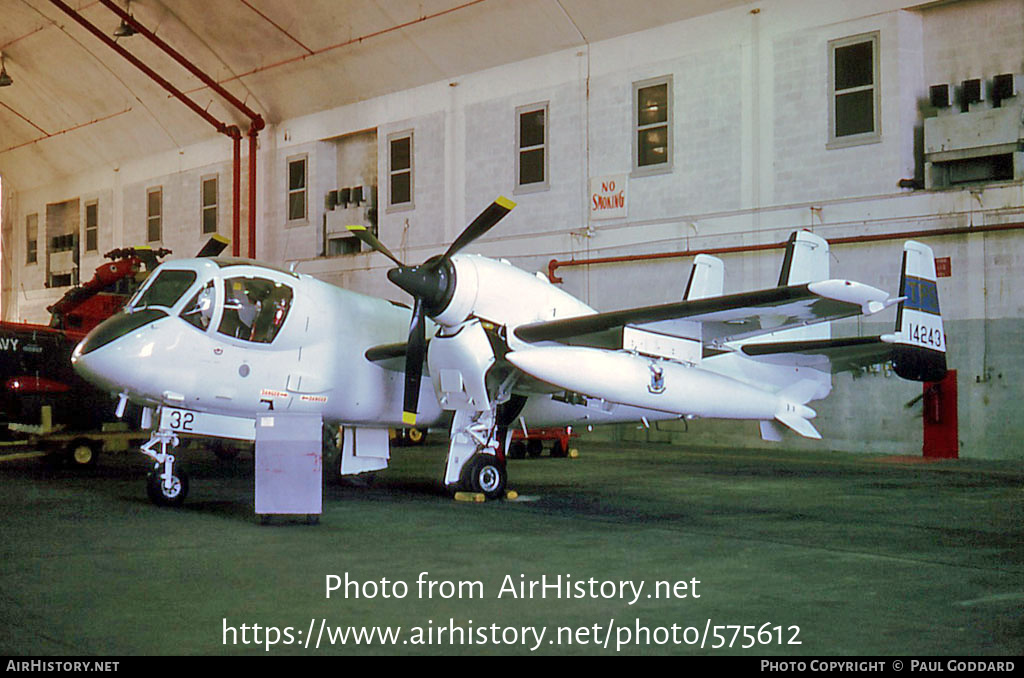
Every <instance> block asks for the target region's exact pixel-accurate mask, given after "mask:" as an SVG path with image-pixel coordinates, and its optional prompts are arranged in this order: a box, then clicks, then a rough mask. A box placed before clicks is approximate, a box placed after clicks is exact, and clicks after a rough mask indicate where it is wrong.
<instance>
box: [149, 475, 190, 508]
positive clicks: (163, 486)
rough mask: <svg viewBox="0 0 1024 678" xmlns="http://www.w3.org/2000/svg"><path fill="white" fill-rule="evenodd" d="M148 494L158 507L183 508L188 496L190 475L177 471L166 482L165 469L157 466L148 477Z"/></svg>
mask: <svg viewBox="0 0 1024 678" xmlns="http://www.w3.org/2000/svg"><path fill="white" fill-rule="evenodd" d="M146 494H148V495H149V500H150V501H151V502H153V503H154V504H156V505H157V506H181V505H182V504H184V503H185V497H186V496H187V495H188V474H186V473H185V472H184V471H179V470H175V471H173V472H172V473H171V475H170V478H169V479H167V480H165V478H164V472H163V468H162V467H160V466H157V467H156V468H154V469H153V470H152V471H150V472H149V475H147V476H146Z"/></svg>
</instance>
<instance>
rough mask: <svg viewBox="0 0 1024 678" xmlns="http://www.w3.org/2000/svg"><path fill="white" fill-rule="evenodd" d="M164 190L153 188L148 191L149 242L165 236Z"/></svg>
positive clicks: (147, 219)
mask: <svg viewBox="0 0 1024 678" xmlns="http://www.w3.org/2000/svg"><path fill="white" fill-rule="evenodd" d="M163 212H164V191H163V189H162V188H151V189H149V190H148V191H147V192H146V239H147V240H148V241H149V242H153V241H155V240H160V239H161V238H162V237H163Z"/></svg>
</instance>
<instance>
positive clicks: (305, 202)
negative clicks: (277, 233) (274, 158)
mask: <svg viewBox="0 0 1024 678" xmlns="http://www.w3.org/2000/svg"><path fill="white" fill-rule="evenodd" d="M297 162H301V163H302V187H301V188H292V165H293V164H295V163H297ZM284 174H285V176H284V187H285V198H284V213H285V221H286V222H287V224H288V225H289V226H293V225H300V224H308V223H309V154H308V153H302V154H301V155H293V156H291V157H289V158H286V159H285V173H284ZM299 193H301V194H302V216H301V217H295V218H292V195H295V194H299Z"/></svg>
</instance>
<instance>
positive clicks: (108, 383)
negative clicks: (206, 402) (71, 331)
mask: <svg viewBox="0 0 1024 678" xmlns="http://www.w3.org/2000/svg"><path fill="white" fill-rule="evenodd" d="M166 317H167V314H166V313H164V312H163V311H158V310H156V309H143V310H140V311H135V312H134V313H118V314H116V315H113V316H111V317H110V318H107V319H106V320H104V321H103V322H102V323H100V324H99V325H97V326H96V327H94V328H93V329H92V331H91V332H89V334H87V335H85V339H83V340H82V341H81V342H80V343H79V344H78V346H76V347H75V350H74V352H73V353H72V354H71V364H72V365H73V366H74V368H75V371H76V372H78V374H79V375H80V376H81V377H82V378H83V379H85V380H86V381H88V382H90V383H92V384H93V385H94V386H98V387H101V388H116V386H117V382H118V381H119V380H120V378H121V377H123V376H125V374H126V370H127V371H130V370H131V369H132V366H131V364H130V361H126V360H125V359H124V356H122V355H119V352H118V351H116V350H115V351H113V352H111V351H109V350H98V349H101V348H103V347H104V346H109V345H110V344H112V343H114V342H116V340H117V339H120V338H121V337H124V336H125V335H128V334H131V333H132V332H134V331H135V330H137V329H139V328H140V327H142V326H144V325H147V324H149V323H152V322H154V321H156V320H159V319H161V318H166ZM110 348H117V344H116V343H114V346H110Z"/></svg>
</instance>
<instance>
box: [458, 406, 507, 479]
mask: <svg viewBox="0 0 1024 678" xmlns="http://www.w3.org/2000/svg"><path fill="white" fill-rule="evenodd" d="M502 428H503V427H502ZM498 430H499V427H498V426H496V422H495V411H494V408H491V409H489V410H483V411H472V410H456V411H455V417H454V418H453V420H452V431H451V441H450V443H449V447H448V463H447V466H446V468H445V484H446V486H447V487H448V489H449V491H452V492H457V491H464V492H474V493H477V492H478V493H482V494H483V495H484V496H485V497H487V498H488V499H499V498H501V497H503V496H505V486H506V485H507V484H508V470H507V469H506V468H505V455H504V454H503V453H502V452H501V451H500V444H499V435H498Z"/></svg>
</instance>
